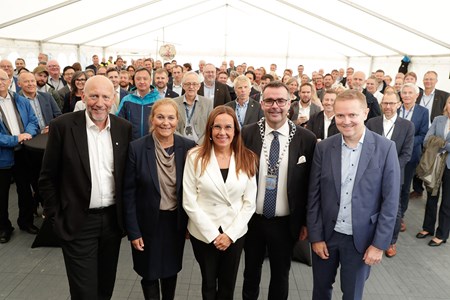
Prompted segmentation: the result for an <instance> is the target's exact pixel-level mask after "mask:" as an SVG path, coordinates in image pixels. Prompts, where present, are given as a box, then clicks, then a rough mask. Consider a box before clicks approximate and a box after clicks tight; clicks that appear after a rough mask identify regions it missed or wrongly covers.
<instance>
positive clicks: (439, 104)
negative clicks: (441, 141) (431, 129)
mask: <svg viewBox="0 0 450 300" xmlns="http://www.w3.org/2000/svg"><path fill="white" fill-rule="evenodd" d="M423 93H424V91H423V90H421V91H420V92H419V96H418V97H417V99H416V103H417V104H420V101H421V100H422V96H423ZM449 96H450V94H449V93H447V92H446V91H442V90H438V89H435V90H434V99H433V106H432V107H431V112H430V123H432V122H433V120H434V118H435V117H436V116H442V113H443V112H444V107H445V103H446V102H447V98H448V97H449Z"/></svg>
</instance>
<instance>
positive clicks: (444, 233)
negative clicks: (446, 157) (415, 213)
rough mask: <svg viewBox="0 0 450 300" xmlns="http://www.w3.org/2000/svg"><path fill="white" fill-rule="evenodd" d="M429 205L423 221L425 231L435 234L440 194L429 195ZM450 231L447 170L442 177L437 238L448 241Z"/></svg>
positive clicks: (449, 193) (449, 181)
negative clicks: (440, 196)
mask: <svg viewBox="0 0 450 300" xmlns="http://www.w3.org/2000/svg"><path fill="white" fill-rule="evenodd" d="M427 194H428V195H427V196H428V197H427V204H426V206H425V218H424V220H423V226H422V228H423V230H425V231H427V232H429V233H431V234H434V232H435V230H434V229H435V227H436V216H437V211H438V201H439V192H438V195H437V196H431V194H430V193H427ZM449 231H450V169H448V168H445V171H444V176H443V177H442V198H441V206H440V208H439V222H438V228H437V229H436V234H435V235H436V237H437V238H438V239H441V240H447V239H448V236H449Z"/></svg>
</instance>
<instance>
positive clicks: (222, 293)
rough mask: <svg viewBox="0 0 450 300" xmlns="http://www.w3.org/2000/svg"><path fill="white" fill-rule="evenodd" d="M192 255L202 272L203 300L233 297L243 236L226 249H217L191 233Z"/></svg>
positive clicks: (221, 299)
mask: <svg viewBox="0 0 450 300" xmlns="http://www.w3.org/2000/svg"><path fill="white" fill-rule="evenodd" d="M190 239H191V243H192V248H193V250H194V256H195V259H196V260H197V262H198V264H199V265H200V270H201V273H202V297H203V300H225V299H233V296H234V288H235V286H236V278H237V272H238V269H239V262H240V260H241V254H242V248H243V247H244V241H245V236H244V237H241V238H240V239H238V240H237V241H235V242H234V243H232V244H231V245H230V246H229V247H228V249H227V250H225V251H220V250H217V249H216V247H215V246H214V244H213V243H210V244H206V243H204V242H202V241H200V240H198V239H196V238H195V237H193V236H192V235H191V238H190Z"/></svg>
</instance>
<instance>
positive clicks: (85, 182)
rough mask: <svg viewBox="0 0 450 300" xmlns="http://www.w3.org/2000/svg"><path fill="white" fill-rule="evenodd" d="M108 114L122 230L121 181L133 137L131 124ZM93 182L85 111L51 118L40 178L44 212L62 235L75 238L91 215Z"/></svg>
mask: <svg viewBox="0 0 450 300" xmlns="http://www.w3.org/2000/svg"><path fill="white" fill-rule="evenodd" d="M109 118H110V121H111V141H112V146H113V157H114V181H115V200H116V208H117V216H118V225H119V227H120V228H121V229H122V230H123V217H122V216H123V215H122V193H123V191H122V181H123V175H124V171H125V162H126V159H127V152H128V144H129V142H130V140H131V124H130V123H129V122H128V121H126V120H124V119H122V118H119V117H116V116H114V115H112V114H110V115H109ZM91 185H92V182H91V171H90V165H89V149H88V142H87V132H86V116H85V112H84V110H82V111H78V112H74V113H69V114H65V115H62V116H60V117H58V118H56V119H54V120H53V121H52V122H50V129H49V136H48V142H47V148H46V151H45V153H44V159H43V163H42V170H41V175H40V178H39V190H40V192H41V195H42V198H43V199H44V214H45V216H46V217H48V218H54V220H55V221H54V222H55V223H54V230H55V233H56V234H57V236H58V237H60V238H61V239H63V240H66V241H71V240H73V239H74V238H75V237H76V235H77V233H78V232H79V231H80V229H81V228H82V227H83V224H84V222H85V220H86V217H87V215H88V209H89V203H90V196H91Z"/></svg>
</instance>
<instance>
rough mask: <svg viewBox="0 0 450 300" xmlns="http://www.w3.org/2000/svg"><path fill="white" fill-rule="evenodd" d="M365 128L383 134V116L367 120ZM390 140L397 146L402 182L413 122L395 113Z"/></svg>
mask: <svg viewBox="0 0 450 300" xmlns="http://www.w3.org/2000/svg"><path fill="white" fill-rule="evenodd" d="M366 126H367V128H368V129H370V130H372V131H373V132H376V133H378V134H379V135H381V136H382V135H383V116H379V117H375V118H372V119H370V120H369V121H367V124H366ZM391 141H393V142H394V143H395V147H396V148H397V155H398V162H399V164H400V169H401V173H400V175H401V181H400V182H401V183H403V177H404V170H405V166H406V164H407V163H408V161H409V160H410V159H411V156H412V152H413V146H414V123H412V122H411V121H408V120H406V119H403V118H400V117H399V116H398V115H397V119H396V121H395V126H394V129H393V130H392V135H391Z"/></svg>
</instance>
